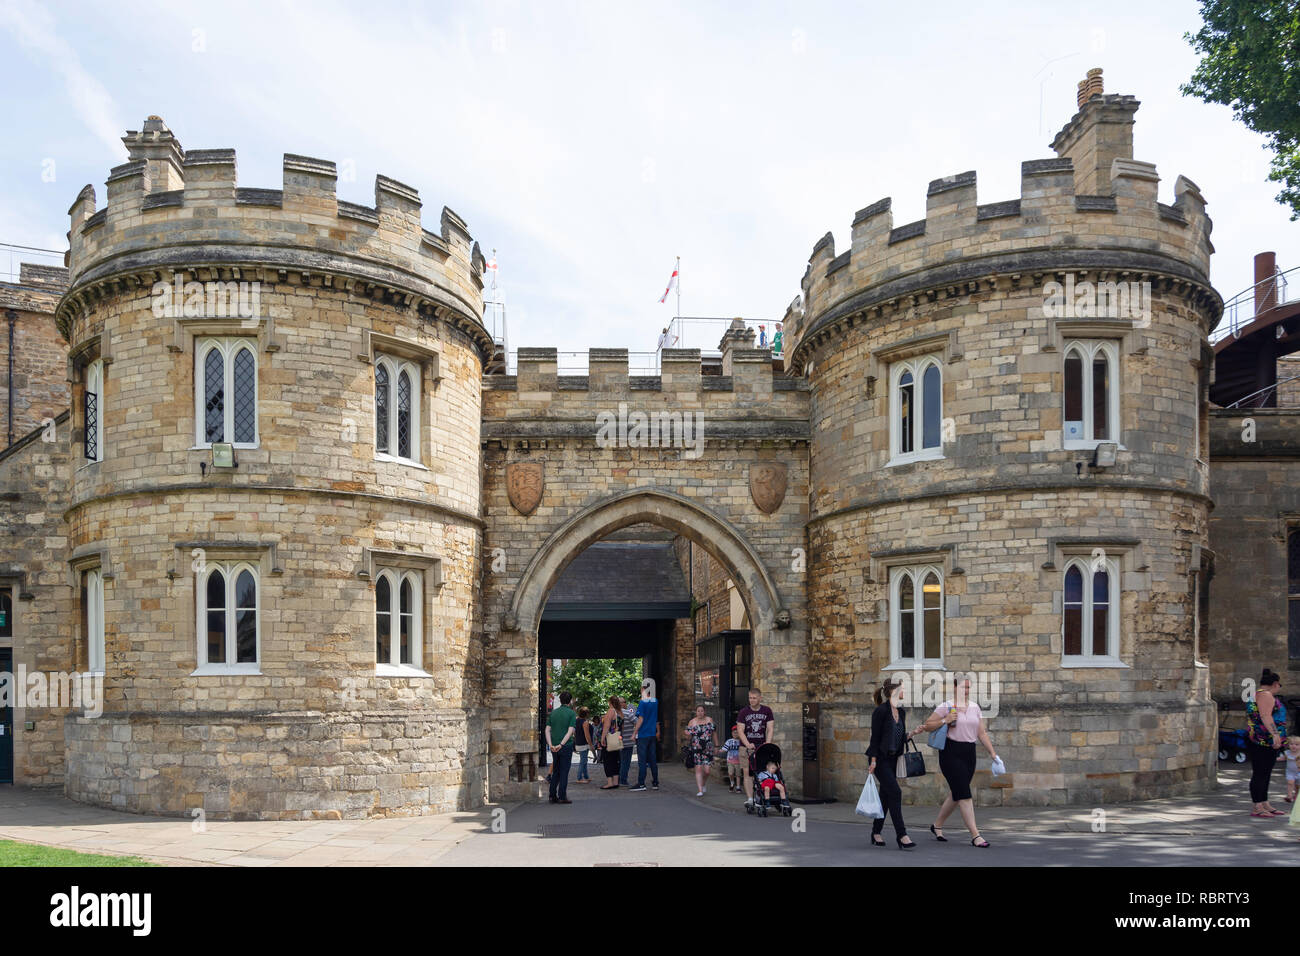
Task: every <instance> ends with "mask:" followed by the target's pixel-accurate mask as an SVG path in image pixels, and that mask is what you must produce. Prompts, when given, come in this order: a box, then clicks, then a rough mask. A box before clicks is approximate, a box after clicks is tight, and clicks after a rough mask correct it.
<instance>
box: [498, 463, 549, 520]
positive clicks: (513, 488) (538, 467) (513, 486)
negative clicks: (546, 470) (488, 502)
mask: <svg viewBox="0 0 1300 956" xmlns="http://www.w3.org/2000/svg"><path fill="white" fill-rule="evenodd" d="M543 484H544V481H543V474H542V463H541V462H540V461H519V462H515V463H514V464H512V465H506V497H507V498H509V499H510V504H511V506H512V507H513V508H514V509H515V510H516V511H518V512H519V513H520V514H521V515H530V514H532V513H533V512H534V511H536V510H537V506H538V505H539V504H541V503H542V487H543Z"/></svg>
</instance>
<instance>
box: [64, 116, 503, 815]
mask: <svg viewBox="0 0 1300 956" xmlns="http://www.w3.org/2000/svg"><path fill="white" fill-rule="evenodd" d="M124 142H125V144H126V147H127V150H128V153H129V156H130V161H129V162H127V163H125V164H124V165H122V166H119V167H117V168H115V169H114V170H113V171H112V172H111V174H110V176H109V178H108V200H107V205H106V207H105V208H104V209H101V210H99V211H96V210H95V192H94V189H92V188H91V187H90V186H87V187H86V188H85V189H84V190H82V192H81V195H80V196H78V198H77V201H76V202H75V203H74V204H73V206H72V209H71V210H70V213H71V217H72V226H71V232H70V233H69V239H70V244H71V251H70V254H69V265H70V268H71V285H70V288H69V290H68V292H67V294H66V296H65V297H64V298H63V300H62V302H61V304H60V306H59V309H58V322H59V326H60V329H61V331H62V332H63V334H64V336H65V337H66V338H67V340H68V342H69V345H70V365H71V369H72V375H73V378H74V394H73V428H74V443H75V445H74V451H75V455H76V461H77V465H78V467H77V468H76V469H75V473H74V477H73V487H72V504H71V507H70V509H69V511H68V513H67V515H66V517H67V521H68V529H69V534H68V537H69V540H68V545H69V551H70V561H69V573H70V583H71V584H72V585H73V586H74V588H78V587H79V588H80V593H81V602H80V607H81V609H82V613H81V622H80V625H79V627H78V630H77V635H78V636H77V656H78V659H79V663H80V665H81V666H82V667H88V668H91V669H93V670H100V671H102V672H103V675H104V708H103V709H104V713H103V715H102V716H99V717H87V716H81V715H78V716H73V717H69V718H68V719H67V723H66V727H65V735H66V744H67V792H68V794H69V796H71V797H73V798H74V799H78V800H83V801H86V802H91V803H100V804H105V805H109V806H113V807H118V808H122V809H128V810H134V811H141V812H146V811H147V812H164V813H182V812H189V811H192V810H196V809H202V810H203V811H204V813H205V814H206V815H207V816H210V817H213V818H303V817H308V818H310V817H331V818H337V817H340V816H342V817H357V816H366V815H375V814H381V815H383V814H416V813H426V812H432V811H442V810H448V809H454V808H458V807H465V806H473V805H476V804H477V803H480V802H481V801H482V799H483V797H484V793H485V767H486V751H487V740H486V732H485V730H484V728H485V727H486V725H487V721H486V719H485V717H484V716H483V712H482V711H481V710H480V709H479V708H480V704H481V673H482V664H481V660H480V659H479V656H478V654H479V652H478V651H477V649H476V644H475V642H474V641H473V640H472V636H473V634H474V633H475V631H476V628H477V620H476V617H475V613H474V586H475V583H476V581H477V579H478V574H479V572H478V562H479V543H480V532H481V518H480V501H479V498H480V482H479V448H478V431H479V407H480V404H479V403H480V398H479V396H480V380H481V376H482V365H483V362H484V360H485V359H486V357H487V356H488V355H489V354H490V350H491V345H492V343H491V339H490V337H489V336H488V335H487V333H486V332H485V331H484V329H483V327H482V324H481V319H480V317H481V315H482V295H481V289H482V285H481V279H480V276H481V273H482V267H483V261H482V256H481V254H480V252H479V250H478V247H477V245H476V244H475V243H474V242H473V240H472V238H471V237H470V234H469V232H468V231H467V228H466V225H465V223H464V222H463V221H462V220H461V219H460V218H459V217H458V216H456V214H455V213H453V212H452V211H451V210H449V209H445V208H444V209H443V211H442V215H441V221H440V227H439V229H438V231H437V232H431V231H428V230H427V229H425V228H424V227H423V225H422V222H421V214H420V207H421V203H420V198H419V195H418V194H417V193H416V191H415V190H414V189H411V188H410V187H409V186H406V185H403V184H402V183H399V182H396V181H394V180H392V179H388V178H386V177H384V176H379V177H377V178H376V182H375V205H374V208H369V207H365V206H359V205H356V204H353V203H348V202H343V201H340V200H338V199H337V197H336V195H335V185H336V179H337V173H336V169H335V165H334V164H333V163H331V162H326V161H323V160H318V159H310V158H307V157H303V156H292V155H286V156H285V157H284V187H283V189H282V190H271V189H246V188H240V187H239V186H237V184H236V180H235V154H234V151H233V150H225V149H210V150H191V151H188V152H186V151H184V150H182V148H181V145H180V143H179V142H178V141H177V140H176V138H175V137H174V136H173V135H172V133H171V131H170V130H169V129H168V128H167V127H166V125H164V124H163V122H162V120H160V119H159V118H158V117H150V118H149V119H148V120H146V121H145V124H144V127H143V129H142V130H140V131H139V132H130V133H128V134H127V136H126V137H125V138H124ZM74 593H76V592H75V591H74ZM100 634H102V638H101V637H100Z"/></svg>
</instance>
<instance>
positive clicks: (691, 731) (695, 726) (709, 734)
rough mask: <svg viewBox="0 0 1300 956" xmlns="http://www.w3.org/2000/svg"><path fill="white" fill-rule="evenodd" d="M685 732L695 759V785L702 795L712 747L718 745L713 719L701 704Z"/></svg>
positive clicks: (709, 766) (700, 795) (707, 774)
mask: <svg viewBox="0 0 1300 956" xmlns="http://www.w3.org/2000/svg"><path fill="white" fill-rule="evenodd" d="M685 734H686V736H687V738H688V739H689V740H690V742H691V744H690V746H691V756H692V757H693V758H694V761H695V786H696V788H697V789H698V790H699V793H697V794H695V795H696V796H697V797H702V796H704V791H705V790H706V789H708V776H709V769H710V768H711V767H712V766H713V748H715V747H716V746H718V731H717V728H716V727H714V726H713V721H712V720H711V719H710V718H709V717H708V716H707V715H706V714H705V712H704V707H703V705H701V706H699V707H696V708H695V716H694V717H693V718H692V719H691V722H690V723H689V724H687V725H686V730H685Z"/></svg>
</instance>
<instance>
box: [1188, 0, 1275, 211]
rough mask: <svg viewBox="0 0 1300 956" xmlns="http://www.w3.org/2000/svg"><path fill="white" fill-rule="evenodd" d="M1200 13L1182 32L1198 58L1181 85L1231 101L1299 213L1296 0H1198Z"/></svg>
mask: <svg viewBox="0 0 1300 956" xmlns="http://www.w3.org/2000/svg"><path fill="white" fill-rule="evenodd" d="M1201 19H1202V20H1203V21H1204V26H1202V27H1201V29H1200V31H1199V32H1198V33H1196V35H1195V36H1193V35H1192V34H1188V35H1187V40H1188V41H1189V42H1190V43H1191V44H1192V46H1193V47H1194V48H1195V49H1196V52H1197V53H1199V54H1201V63H1200V65H1199V66H1198V67H1197V68H1196V72H1194V73H1193V74H1192V79H1191V82H1189V83H1185V84H1183V86H1182V88H1181V89H1182V92H1183V94H1184V95H1188V96H1197V97H1200V98H1201V99H1202V100H1204V101H1205V102H1207V103H1221V104H1223V105H1225V106H1230V107H1232V112H1233V115H1234V116H1235V117H1236V118H1237V119H1239V120H1241V122H1243V123H1245V124H1246V126H1247V127H1249V128H1250V129H1252V130H1254V131H1255V132H1257V133H1263V134H1264V135H1265V136H1266V137H1268V146H1269V148H1270V149H1271V150H1272V151H1273V154H1274V155H1273V169H1272V172H1271V173H1269V177H1268V178H1269V179H1270V180H1271V181H1273V182H1279V183H1282V184H1283V188H1282V191H1281V192H1280V193H1278V196H1277V199H1278V202H1280V203H1282V204H1283V205H1286V206H1290V207H1291V219H1292V220H1295V219H1300V0H1201Z"/></svg>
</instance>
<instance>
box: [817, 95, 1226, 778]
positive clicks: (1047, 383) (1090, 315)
mask: <svg viewBox="0 0 1300 956" xmlns="http://www.w3.org/2000/svg"><path fill="white" fill-rule="evenodd" d="M1129 107H1132V108H1133V109H1135V108H1136V103H1134V102H1133V101H1132V99H1131V98H1112V97H1105V98H1104V99H1099V98H1097V97H1094V98H1093V99H1092V100H1090V101H1089V103H1088V104H1085V106H1084V107H1083V108H1082V109H1081V110H1080V113H1079V114H1078V115H1076V117H1075V118H1074V119H1073V120H1072V121H1071V124H1070V125H1069V126H1068V127H1067V130H1069V131H1070V136H1069V137H1066V139H1068V140H1069V143H1074V144H1076V145H1077V144H1078V143H1083V142H1085V141H1088V139H1089V135H1090V134H1089V132H1088V130H1087V127H1088V125H1089V124H1091V123H1096V122H1099V121H1100V117H1101V116H1102V114H1106V115H1109V114H1110V113H1113V112H1116V111H1118V112H1119V113H1123V114H1126V115H1128V116H1129V118H1130V122H1131V113H1132V109H1130V108H1129ZM1122 139H1123V137H1121V138H1120V140H1116V141H1115V142H1120V141H1121V140H1122ZM1115 142H1111V143H1110V146H1112V147H1113V146H1114V145H1115ZM1130 142H1131V140H1130ZM1062 143H1064V141H1062V140H1060V139H1059V138H1058V145H1061V144H1062ZM1094 145H1095V144H1094ZM1061 148H1062V150H1063V152H1064V155H1062V156H1061V157H1060V158H1058V159H1050V160H1035V161H1031V162H1028V163H1025V164H1024V165H1023V167H1022V190H1021V197H1020V199H1019V200H1014V201H1011V202H1005V203H992V204H987V205H980V204H979V202H978V199H977V196H976V183H975V174H974V173H962V174H959V175H956V176H950V177H945V178H944V179H939V180H935V181H933V182H932V183H931V184H930V189H929V194H928V196H927V201H926V218H925V220H923V221H920V222H917V223H913V224H910V225H907V226H902V227H899V228H894V227H893V225H892V219H891V217H890V212H889V209H890V202H889V201H888V200H883V201H881V202H879V203H876V204H874V205H872V206H869V207H867V208H866V209H864V210H861V211H860V212H859V213H858V214H857V216H856V217H855V220H854V224H853V241H852V247H851V249H850V250H849V251H847V252H845V253H844V254H842V255H840V256H836V255H835V251H834V244H833V241H832V240H831V239H830V237H829V235H828V236H827V238H825V239H823V240H822V241H821V242H819V243H818V244H817V246H816V247H815V248H814V249H813V253H812V257H811V259H810V262H809V269H808V272H807V273H806V275H805V278H804V284H803V287H804V294H805V299H804V313H803V314H802V315H800V316H797V321H796V323H795V332H794V338H796V339H797V344H796V345H795V346H794V348H793V350H792V366H793V367H794V368H796V369H800V370H804V371H806V372H807V374H808V377H809V381H810V383H811V387H812V395H811V399H812V402H811V408H810V413H809V418H810V430H811V433H812V435H813V441H812V445H811V451H810V466H809V479H810V518H809V589H808V607H809V610H810V646H809V673H808V685H809V693H810V697H811V699H813V700H818V701H820V702H822V704H823V720H824V726H823V735H824V737H825V738H826V740H827V743H826V747H825V751H824V753H825V756H824V758H823V764H822V770H823V774H824V779H823V785H824V786H825V787H826V788H827V789H828V790H829V791H830V792H832V793H834V794H835V795H837V796H839V797H841V798H844V799H852V798H855V797H856V791H857V788H860V786H861V780H862V774H863V772H864V770H865V760H864V757H863V756H862V752H863V751H864V750H865V748H866V744H867V742H868V739H869V732H870V727H869V724H870V714H871V710H872V701H871V695H872V692H873V691H874V690H875V688H876V687H878V686H879V685H880V684H881V683H883V682H884V681H885V680H886V679H888V678H891V677H897V676H900V674H908V673H909V671H901V672H900V671H899V670H896V669H891V668H893V667H897V666H898V665H895V664H893V663H892V662H893V657H892V654H891V648H890V576H891V573H892V569H893V568H895V567H899V566H903V567H906V566H909V565H917V564H924V565H933V566H937V567H938V568H940V569H941V571H942V574H943V581H942V585H943V591H942V603H941V608H942V615H941V616H942V620H943V648H942V655H941V661H939V662H938V663H937V672H936V676H938V677H942V676H945V675H946V676H949V677H950V676H951V675H952V673H953V672H967V671H973V672H975V674H976V677H977V686H976V690H977V693H978V691H979V683H978V682H979V679H985V680H987V686H988V688H989V689H990V691H991V689H992V687H993V686H994V684H993V681H994V679H997V680H998V681H1000V692H998V693H997V694H995V695H993V697H994V699H995V700H996V702H997V715H996V716H995V717H993V718H992V719H991V720H990V721H989V729H990V733H991V735H992V737H993V739H994V741H995V743H996V745H997V747H998V749H999V751H1000V752H1001V753H1002V755H1003V757H1004V759H1006V761H1007V763H1008V766H1009V767H1011V768H1012V769H1013V771H1014V773H1013V774H1012V775H1011V777H1010V778H1009V779H1005V780H1002V781H999V783H998V785H997V787H996V789H994V788H992V787H990V788H989V789H988V790H986V791H985V792H984V793H983V794H982V795H981V800H983V801H985V802H988V801H996V802H1006V803H1087V802H1091V801H1096V800H1101V799H1108V800H1114V799H1133V798H1137V797H1146V796H1152V795H1156V794H1158V793H1173V792H1184V791H1186V790H1195V789H1199V788H1204V787H1205V786H1207V785H1209V784H1210V782H1211V781H1212V780H1213V774H1214V766H1215V765H1214V759H1213V753H1214V750H1215V749H1216V748H1215V742H1214V734H1213V731H1214V710H1213V704H1212V702H1211V699H1210V696H1209V688H1208V670H1207V668H1206V667H1205V666H1204V663H1205V662H1204V660H1203V659H1202V660H1200V661H1199V662H1198V659H1197V657H1198V650H1197V633H1196V616H1197V615H1196V607H1195V605H1196V602H1195V598H1194V595H1195V593H1196V592H1195V588H1196V587H1197V586H1198V582H1203V578H1204V565H1205V545H1206V544H1207V510H1208V504H1209V499H1208V466H1207V465H1206V463H1205V461H1204V460H1203V459H1204V456H1203V453H1202V450H1201V443H1202V439H1203V436H1202V435H1200V434H1199V431H1198V429H1199V427H1200V426H1199V424H1198V419H1199V413H1200V410H1201V408H1202V407H1203V405H1204V403H1205V400H1206V399H1205V392H1204V382H1203V376H1202V374H1201V367H1202V366H1203V365H1204V362H1205V355H1204V340H1205V335H1206V331H1207V329H1208V328H1210V327H1211V326H1212V325H1213V323H1214V322H1215V321H1216V320H1217V319H1218V317H1219V312H1220V311H1221V302H1220V300H1219V298H1218V296H1217V295H1216V294H1215V293H1214V291H1213V290H1212V289H1211V288H1210V286H1209V282H1208V278H1207V273H1208V260H1209V252H1210V247H1209V244H1208V239H1207V237H1208V234H1209V230H1210V222H1209V220H1208V218H1207V217H1206V216H1205V214H1204V208H1203V207H1204V202H1203V200H1202V199H1201V197H1200V194H1199V192H1198V191H1197V190H1196V188H1195V186H1194V185H1193V184H1191V183H1190V181H1188V180H1184V179H1182V178H1181V177H1180V178H1179V180H1178V183H1177V185H1176V186H1175V194H1176V196H1177V201H1176V202H1175V203H1174V205H1172V206H1165V205H1162V204H1160V203H1158V202H1157V196H1156V184H1157V180H1158V177H1157V176H1156V173H1155V168H1154V167H1153V166H1151V165H1150V164H1147V163H1141V162H1137V161H1135V160H1133V159H1132V158H1131V156H1116V157H1115V158H1114V159H1113V162H1112V163H1111V165H1110V167H1109V173H1110V175H1109V176H1108V177H1106V181H1105V183H1104V185H1105V186H1107V188H1108V190H1109V191H1108V194H1107V195H1104V196H1084V195H1076V169H1075V164H1074V161H1073V160H1074V155H1073V153H1072V152H1071V150H1072V149H1073V148H1074V147H1073V146H1070V145H1069V144H1068V143H1067V144H1065V145H1061ZM1085 152H1086V150H1085ZM1085 158H1086V157H1085ZM1092 158H1093V159H1095V156H1093V157H1092ZM1079 181H1081V182H1094V181H1097V182H1100V180H1099V179H1098V175H1097V172H1096V170H1093V171H1091V172H1088V173H1087V174H1086V175H1082V176H1081V177H1080V180H1079ZM1139 232H1140V234H1141V235H1143V236H1144V237H1147V240H1149V241H1145V242H1143V243H1142V244H1141V246H1140V248H1139V247H1137V246H1136V245H1135V244H1134V243H1133V241H1132V237H1133V236H1134V235H1136V234H1138V233H1139ZM1119 281H1131V282H1138V283H1144V284H1145V285H1143V286H1139V289H1140V290H1141V291H1142V295H1143V296H1144V297H1145V298H1144V299H1143V300H1142V301H1141V302H1138V301H1134V300H1130V301H1128V303H1127V307H1120V308H1116V307H1115V306H1116V304H1117V303H1114V302H1111V303H1108V305H1109V309H1107V310H1105V311H1097V310H1093V309H1089V308H1086V305H1087V302H1086V300H1085V301H1084V305H1083V306H1080V307H1079V308H1078V309H1077V310H1076V309H1075V308H1074V306H1075V304H1076V300H1075V299H1074V298H1073V296H1072V297H1071V299H1070V303H1069V305H1070V308H1069V309H1062V308H1055V307H1049V302H1050V301H1051V299H1050V296H1051V295H1053V294H1054V293H1053V292H1051V291H1050V290H1051V289H1052V288H1053V287H1052V286H1050V285H1049V283H1052V282H1057V283H1059V284H1060V285H1061V287H1062V288H1071V289H1073V288H1075V287H1076V283H1077V284H1078V285H1077V288H1078V289H1080V290H1083V289H1085V288H1086V289H1096V288H1097V285H1096V284H1099V283H1107V282H1109V283H1115V282H1119ZM1139 305H1140V307H1139ZM1075 339H1082V340H1090V341H1091V340H1104V341H1106V342H1108V343H1110V347H1111V348H1113V350H1114V354H1115V357H1116V360H1117V361H1116V365H1115V367H1114V368H1113V374H1114V378H1115V380H1113V381H1112V382H1111V386H1110V387H1111V389H1112V390H1113V393H1117V394H1118V395H1119V402H1118V405H1119V408H1118V420H1117V423H1116V425H1117V428H1116V431H1117V434H1115V435H1111V436H1108V437H1109V438H1111V439H1117V440H1118V448H1117V459H1116V461H1115V463H1114V464H1113V465H1111V466H1109V467H1093V465H1092V461H1093V446H1092V445H1085V444H1083V443H1081V442H1080V443H1076V444H1070V443H1069V442H1067V441H1066V440H1065V435H1064V431H1063V428H1064V423H1063V393H1064V355H1065V352H1066V346H1067V343H1068V342H1069V341H1071V340H1075ZM922 356H925V357H929V358H933V359H934V360H935V361H937V364H938V368H939V370H940V373H941V376H942V384H941V389H940V392H941V396H940V399H941V406H942V412H941V415H942V423H941V426H942V427H941V435H942V437H941V440H940V443H939V445H938V447H936V448H935V449H934V451H933V452H932V453H931V457H929V458H927V459H922V460H917V459H916V458H905V457H902V456H896V454H895V452H894V451H892V450H891V438H890V420H891V417H892V416H898V415H899V414H900V412H899V409H898V407H897V405H896V399H895V398H894V395H893V393H892V392H891V374H892V371H893V368H894V367H895V363H898V362H902V361H904V360H908V359H913V358H918V357H922ZM918 379H919V373H918ZM917 387H918V389H919V387H920V383H919V381H918V383H917ZM918 394H919V392H918ZM1097 549H1100V552H1101V557H1102V558H1105V559H1110V560H1113V561H1116V562H1117V563H1118V565H1119V568H1118V570H1119V576H1120V581H1119V585H1120V588H1121V593H1122V597H1121V603H1120V615H1119V621H1120V623H1119V632H1120V633H1119V650H1118V654H1117V655H1116V656H1117V658H1118V660H1117V661H1115V662H1114V663H1113V664H1112V663H1105V664H1104V666H1103V665H1099V666H1087V667H1081V666H1077V665H1075V664H1073V663H1072V664H1071V666H1066V661H1065V660H1064V650H1063V643H1064V638H1063V634H1062V628H1063V615H1062V589H1063V576H1064V573H1065V562H1066V561H1067V560H1068V559H1069V558H1070V557H1071V556H1072V555H1078V554H1083V555H1087V554H1090V553H1091V554H1092V555H1093V556H1094V559H1095V557H1096V555H1097ZM1202 658H1203V655H1202ZM912 676H913V678H922V680H917V681H915V683H916V685H917V686H913V687H912V688H911V693H910V696H909V699H910V700H911V702H912V704H913V705H914V706H915V705H916V704H918V703H922V701H919V700H918V698H919V697H920V696H921V694H920V692H921V691H922V690H923V689H924V684H925V680H924V678H926V677H928V675H923V674H920V673H917V674H914V675H912ZM943 696H944V695H943V694H942V692H939V693H938V695H937V698H935V699H926V700H925V701H924V703H928V704H929V705H930V706H933V705H934V704H935V703H938V702H939V700H942V699H943ZM927 709H928V708H927V707H925V706H922V707H920V708H919V710H922V711H923V710H927ZM920 716H921V715H920V713H917V715H916V722H919V720H920ZM910 722H912V717H911V716H910V715H909V723H910ZM927 759H928V760H930V761H931V763H933V762H934V755H933V753H932V752H931V753H930V755H929V757H928V758H927ZM982 759H983V760H984V761H987V757H984V758H982ZM909 793H910V795H911V796H912V797H913V798H915V799H918V800H929V799H932V798H934V797H935V796H937V795H938V793H939V780H938V778H937V777H931V778H929V779H928V780H925V781H922V782H920V784H919V785H912V786H910V787H909Z"/></svg>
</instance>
